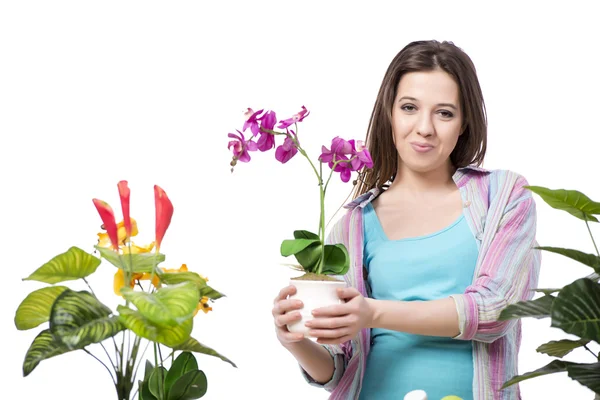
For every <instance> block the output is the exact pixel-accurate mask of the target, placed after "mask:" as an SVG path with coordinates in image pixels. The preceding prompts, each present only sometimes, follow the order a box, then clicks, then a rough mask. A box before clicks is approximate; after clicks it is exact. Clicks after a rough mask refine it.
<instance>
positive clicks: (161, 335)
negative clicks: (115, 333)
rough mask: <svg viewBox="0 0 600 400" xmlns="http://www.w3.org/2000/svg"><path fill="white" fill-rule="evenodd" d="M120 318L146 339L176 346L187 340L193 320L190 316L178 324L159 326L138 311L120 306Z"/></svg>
mask: <svg viewBox="0 0 600 400" xmlns="http://www.w3.org/2000/svg"><path fill="white" fill-rule="evenodd" d="M117 311H118V312H119V320H120V321H121V323H122V324H123V325H125V327H126V328H127V329H130V330H131V331H133V333H135V334H136V335H138V336H140V337H143V338H145V339H148V340H151V341H154V342H158V343H162V344H164V345H166V346H169V347H174V346H177V345H179V344H182V343H183V342H185V341H186V340H187V339H188V338H189V337H190V333H191V332H192V327H193V322H192V321H193V320H192V319H191V318H190V319H188V320H186V321H184V322H182V323H181V324H179V325H176V326H159V325H155V324H153V323H152V322H150V321H149V320H148V319H146V318H144V316H143V315H142V314H140V313H139V312H138V311H133V310H132V309H130V308H128V307H125V306H118V307H117Z"/></svg>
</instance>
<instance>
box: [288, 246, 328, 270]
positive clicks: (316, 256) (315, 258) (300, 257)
mask: <svg viewBox="0 0 600 400" xmlns="http://www.w3.org/2000/svg"><path fill="white" fill-rule="evenodd" d="M322 252H323V245H322V244H321V242H315V243H313V244H311V245H310V246H308V247H307V248H305V249H304V250H302V251H300V252H298V253H296V254H294V257H295V258H296V260H297V261H298V263H299V264H300V265H301V266H302V267H303V268H304V271H306V272H315V271H316V269H317V267H318V266H319V264H320V262H321V253H322Z"/></svg>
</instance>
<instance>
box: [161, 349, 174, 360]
mask: <svg viewBox="0 0 600 400" xmlns="http://www.w3.org/2000/svg"><path fill="white" fill-rule="evenodd" d="M174 354H175V350H173V351H171V354H169V355H168V356H166V357H165V358H164V359H163V360H162V362H164V361H165V360H166V359H167V358H169V357H172V356H173V355H174ZM173 361H174V360H173V359H172V360H171V362H173Z"/></svg>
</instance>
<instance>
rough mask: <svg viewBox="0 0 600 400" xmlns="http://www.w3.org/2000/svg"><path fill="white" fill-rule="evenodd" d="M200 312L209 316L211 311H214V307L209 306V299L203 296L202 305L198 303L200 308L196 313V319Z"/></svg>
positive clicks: (197, 308)
mask: <svg viewBox="0 0 600 400" xmlns="http://www.w3.org/2000/svg"><path fill="white" fill-rule="evenodd" d="M200 310H202V311H204V314H208V312H209V311H212V307H210V306H209V305H208V297H206V296H202V298H201V299H200V303H198V307H196V311H194V317H195V316H196V314H198V311H200Z"/></svg>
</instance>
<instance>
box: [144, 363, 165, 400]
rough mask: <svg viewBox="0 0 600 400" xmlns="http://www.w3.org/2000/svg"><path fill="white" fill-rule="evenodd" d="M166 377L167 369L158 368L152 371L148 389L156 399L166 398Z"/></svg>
mask: <svg viewBox="0 0 600 400" xmlns="http://www.w3.org/2000/svg"><path fill="white" fill-rule="evenodd" d="M166 376H167V369H166V368H165V367H156V368H154V369H153V370H152V373H151V374H150V379H149V380H148V388H149V389H150V393H152V395H153V396H154V397H158V398H159V399H164V398H165V396H164V393H165V378H166Z"/></svg>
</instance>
